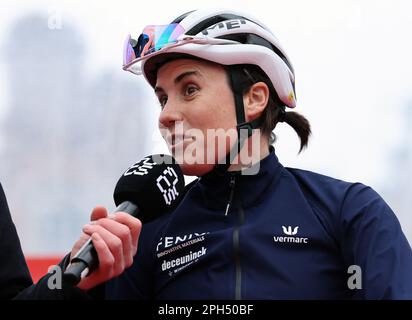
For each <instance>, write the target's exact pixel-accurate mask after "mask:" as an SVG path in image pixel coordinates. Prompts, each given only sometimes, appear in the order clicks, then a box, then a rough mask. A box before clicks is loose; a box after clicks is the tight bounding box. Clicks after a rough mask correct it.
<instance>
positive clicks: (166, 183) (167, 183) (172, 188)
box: [156, 167, 179, 205]
mask: <svg viewBox="0 0 412 320" xmlns="http://www.w3.org/2000/svg"><path fill="white" fill-rule="evenodd" d="M178 182H179V178H178V176H177V174H176V171H175V170H174V169H173V168H172V167H167V168H166V169H165V170H164V171H163V174H161V175H160V176H159V177H158V178H157V180H156V185H157V187H158V188H159V190H160V192H162V193H163V199H164V200H165V203H166V204H167V205H170V204H171V203H172V201H173V200H176V199H177V197H178V196H179V192H178V191H177V189H176V185H177V183H178Z"/></svg>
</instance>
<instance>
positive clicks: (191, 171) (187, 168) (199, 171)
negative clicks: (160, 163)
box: [179, 163, 214, 177]
mask: <svg viewBox="0 0 412 320" xmlns="http://www.w3.org/2000/svg"><path fill="white" fill-rule="evenodd" d="M179 165H180V168H181V169H182V172H183V174H184V175H186V176H198V177H201V176H203V175H204V174H206V173H208V172H210V171H211V170H212V169H213V168H214V165H213V164H197V163H194V164H188V163H180V164H179Z"/></svg>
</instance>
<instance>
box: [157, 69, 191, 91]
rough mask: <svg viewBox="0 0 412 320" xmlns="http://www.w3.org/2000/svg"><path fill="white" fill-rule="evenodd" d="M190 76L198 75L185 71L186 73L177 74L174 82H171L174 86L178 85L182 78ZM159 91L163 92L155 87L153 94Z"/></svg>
mask: <svg viewBox="0 0 412 320" xmlns="http://www.w3.org/2000/svg"><path fill="white" fill-rule="evenodd" d="M192 75H199V72H198V71H186V72H183V73H181V74H179V75H178V76H177V77H176V78H175V80H174V81H173V82H174V83H175V84H178V83H179V82H181V81H182V80H183V79H184V78H186V77H189V76H192ZM159 91H164V90H163V89H162V88H161V87H159V86H155V88H154V92H155V93H157V92H159Z"/></svg>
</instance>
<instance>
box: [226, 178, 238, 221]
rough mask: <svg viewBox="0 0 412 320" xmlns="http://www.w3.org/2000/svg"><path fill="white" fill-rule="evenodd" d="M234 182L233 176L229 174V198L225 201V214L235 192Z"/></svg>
mask: <svg viewBox="0 0 412 320" xmlns="http://www.w3.org/2000/svg"><path fill="white" fill-rule="evenodd" d="M235 182H236V178H235V176H231V177H230V182H229V188H230V193H229V200H228V201H227V204H226V211H225V216H227V213H228V212H229V208H230V205H231V204H232V201H233V194H234V193H235Z"/></svg>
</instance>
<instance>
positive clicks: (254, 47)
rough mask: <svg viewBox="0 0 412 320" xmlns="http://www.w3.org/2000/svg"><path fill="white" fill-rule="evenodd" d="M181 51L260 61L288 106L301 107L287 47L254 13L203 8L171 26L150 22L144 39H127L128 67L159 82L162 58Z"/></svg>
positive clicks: (228, 61)
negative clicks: (150, 24)
mask: <svg viewBox="0 0 412 320" xmlns="http://www.w3.org/2000/svg"><path fill="white" fill-rule="evenodd" d="M176 55H179V56H181V55H188V56H192V57H198V58H201V59H204V60H209V61H212V62H216V63H218V64H222V65H244V64H249V65H256V66H258V67H260V69H262V71H263V72H264V73H265V74H266V75H267V76H268V78H269V79H270V81H271V82H272V85H273V88H274V90H275V91H276V94H277V95H278V97H279V99H280V100H281V101H282V102H283V103H284V104H285V106H287V107H290V108H294V107H295V106H296V95H295V75H294V71H293V67H292V65H291V63H290V61H289V59H288V57H287V55H286V53H285V51H284V50H283V49H282V47H281V46H280V44H279V41H278V40H277V38H276V37H275V36H274V35H273V34H272V32H271V31H270V30H269V29H268V28H267V27H266V26H265V25H263V24H262V23H261V22H259V21H258V20H256V19H255V18H252V17H250V15H248V14H244V13H240V12H237V11H233V10H217V9H212V10H211V9H207V10H205V9H202V10H196V11H191V12H188V13H185V14H184V15H181V16H180V17H178V18H176V19H175V20H174V21H173V22H172V23H171V24H169V25H163V26H154V25H152V26H147V27H146V28H145V29H144V30H143V33H142V34H141V35H140V36H139V38H138V40H133V39H132V38H131V36H129V37H128V38H127V39H126V42H125V50H124V58H123V69H124V70H127V71H130V72H133V73H135V74H143V75H144V76H145V78H146V79H147V81H148V82H149V83H150V85H151V86H154V85H155V82H156V72H157V67H156V66H157V65H158V63H159V60H160V61H162V59H163V61H164V59H167V57H170V56H171V57H173V56H176ZM155 57H157V58H156V59H154V58H155Z"/></svg>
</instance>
